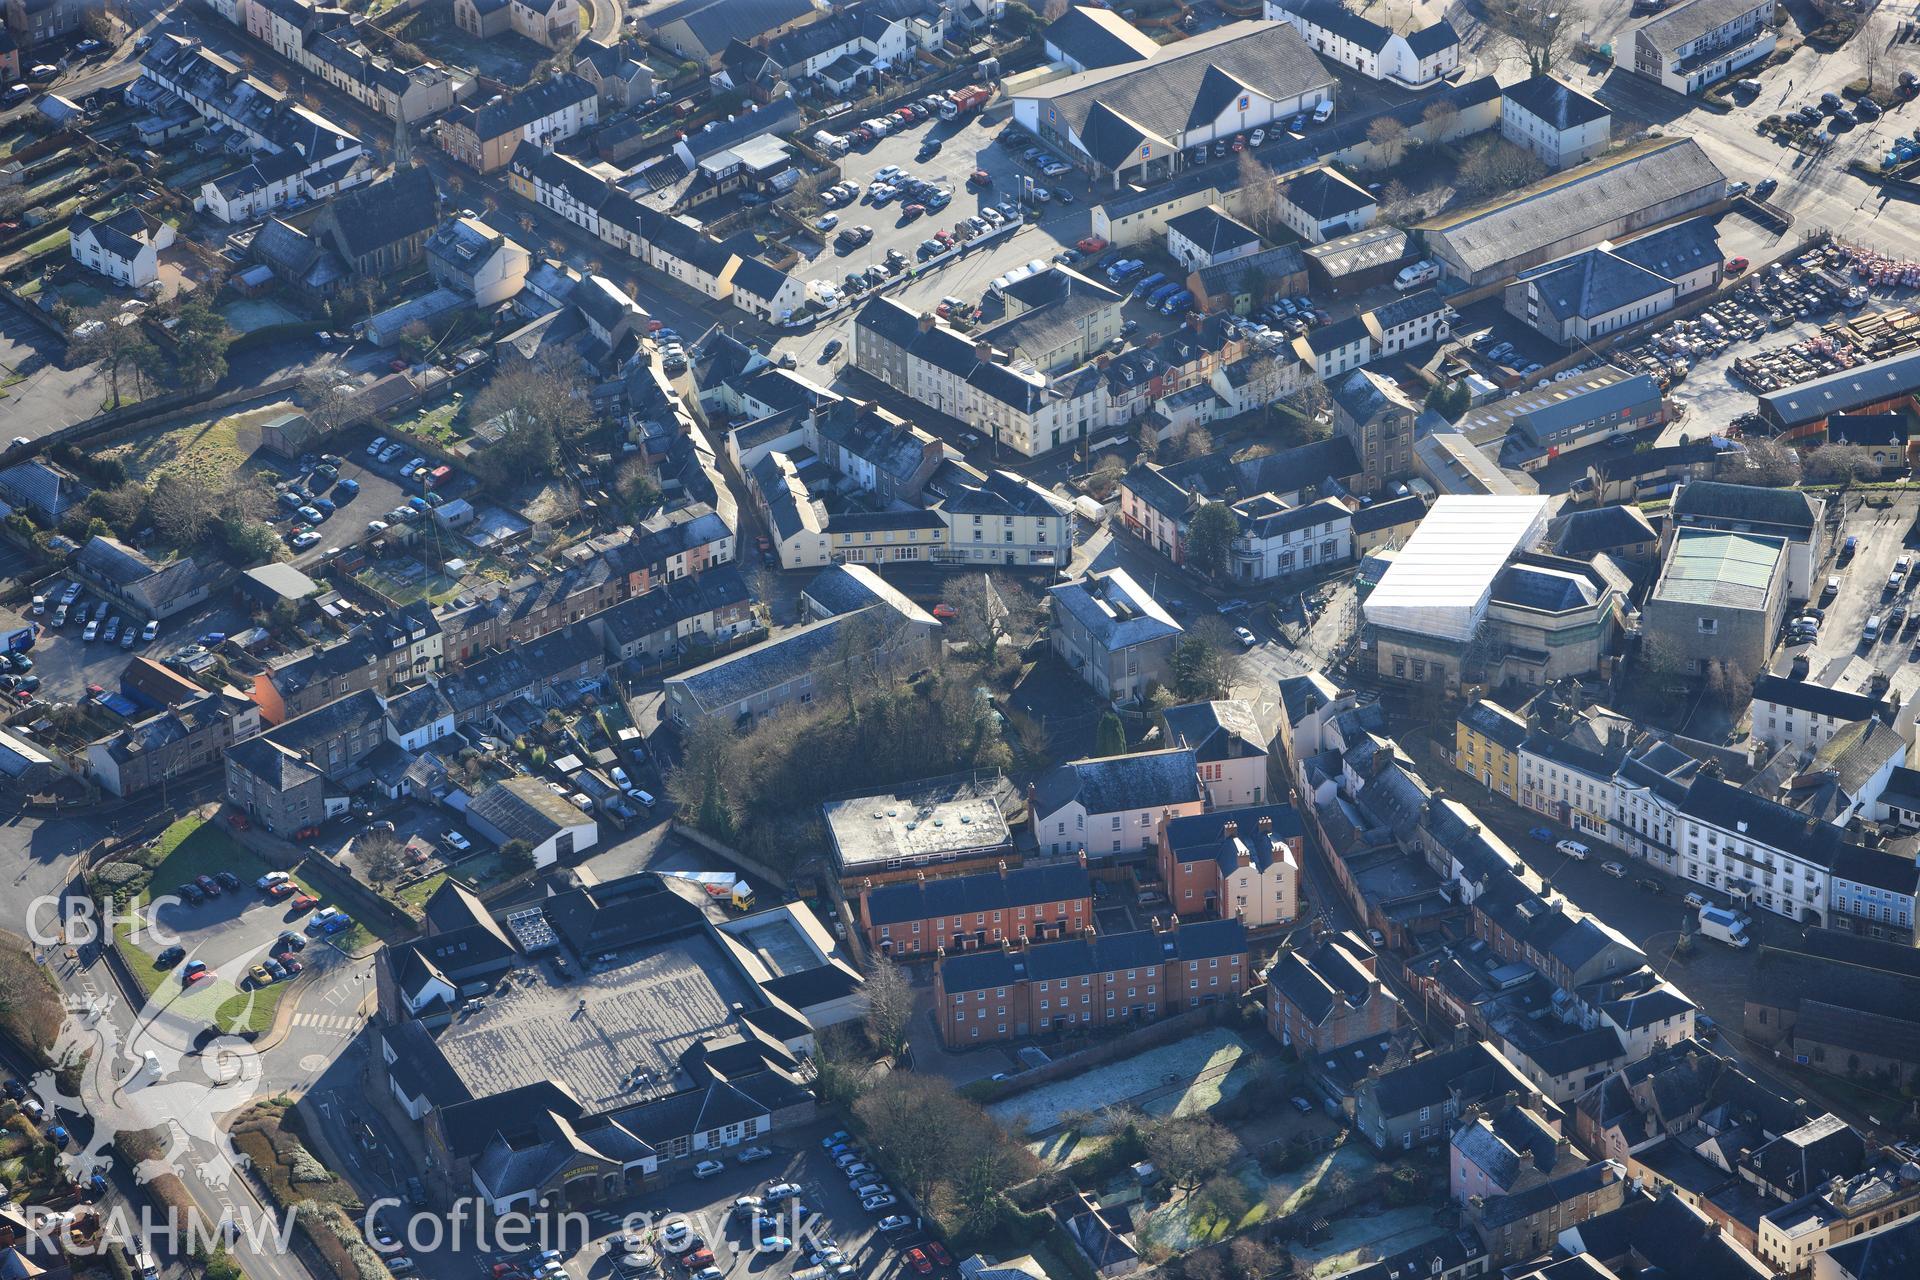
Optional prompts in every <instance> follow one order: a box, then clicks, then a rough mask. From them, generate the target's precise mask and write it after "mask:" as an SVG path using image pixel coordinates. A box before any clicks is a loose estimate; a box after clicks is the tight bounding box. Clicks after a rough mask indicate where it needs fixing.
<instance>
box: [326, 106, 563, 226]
mask: <svg viewBox="0 0 1920 1280" xmlns="http://www.w3.org/2000/svg"><path fill="white" fill-rule="evenodd" d="M583 83H584V82H583ZM439 199H440V196H439V192H438V191H437V190H436V189H435V187H434V183H433V174H432V173H431V172H429V171H428V170H427V169H426V168H425V167H424V166H417V167H414V168H408V169H401V170H399V171H398V172H396V173H394V174H393V175H392V176H390V177H386V178H382V179H381V180H380V181H378V182H369V183H366V184H364V185H363V186H358V187H350V188H348V189H347V190H346V191H343V192H341V193H340V194H339V195H337V196H335V197H334V198H333V200H332V201H331V202H329V204H328V205H327V209H328V211H329V212H328V216H326V217H325V218H323V219H322V220H321V223H324V224H325V225H327V226H328V227H329V228H330V229H331V234H332V236H333V238H334V249H335V250H336V251H337V252H338V253H339V254H340V256H341V257H343V258H346V259H348V260H349V261H353V260H356V259H359V258H363V257H365V256H367V255H368V254H370V253H373V252H374V251H375V250H377V249H380V248H381V247H383V246H385V245H389V244H393V243H394V242H395V241H399V240H405V239H406V238H408V237H409V236H415V235H420V234H422V233H424V232H427V231H430V230H432V228H433V223H434V219H435V218H436V217H437V216H438V212H439ZM321 223H316V226H318V225H321Z"/></svg>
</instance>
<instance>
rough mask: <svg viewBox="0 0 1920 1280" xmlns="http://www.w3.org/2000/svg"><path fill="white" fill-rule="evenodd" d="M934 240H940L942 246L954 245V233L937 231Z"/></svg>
mask: <svg viewBox="0 0 1920 1280" xmlns="http://www.w3.org/2000/svg"><path fill="white" fill-rule="evenodd" d="M933 238H934V239H935V240H938V241H939V242H940V243H941V244H952V243H953V232H951V231H936V232H934V233H933Z"/></svg>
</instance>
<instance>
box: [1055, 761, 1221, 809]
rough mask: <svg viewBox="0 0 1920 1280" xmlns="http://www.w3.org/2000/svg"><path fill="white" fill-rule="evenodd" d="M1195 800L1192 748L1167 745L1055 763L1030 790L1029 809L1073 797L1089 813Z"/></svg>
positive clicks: (1196, 786)
mask: <svg viewBox="0 0 1920 1280" xmlns="http://www.w3.org/2000/svg"><path fill="white" fill-rule="evenodd" d="M1199 798H1200V775H1199V772H1198V769H1197V762H1196V759H1195V756H1194V753H1193V751H1192V749H1190V748H1180V747H1168V748H1166V749H1164V750H1161V751H1141V752H1135V753H1134V754H1132V755H1124V756H1107V757H1104V758H1102V759H1096V760H1072V761H1069V762H1067V763H1066V764H1063V765H1058V766H1056V767H1055V768H1054V769H1053V770H1052V771H1051V772H1049V773H1048V774H1047V775H1046V776H1045V777H1043V778H1042V779H1040V782H1039V784H1038V785H1037V786H1036V787H1035V788H1034V801H1033V803H1034V812H1035V813H1036V814H1038V815H1039V816H1041V817H1045V816H1046V815H1047V814H1051V813H1057V812H1058V811H1059V810H1060V809H1061V808H1062V807H1063V806H1065V805H1067V804H1070V803H1073V802H1075V801H1078V802H1079V804H1080V805H1081V807H1082V808H1084V809H1085V810H1086V811H1087V812H1088V813H1089V814H1100V813H1120V812H1123V811H1125V810H1130V809H1161V808H1167V807H1170V806H1172V805H1176V804H1191V803H1193V802H1194V801H1196V800H1198V799H1199Z"/></svg>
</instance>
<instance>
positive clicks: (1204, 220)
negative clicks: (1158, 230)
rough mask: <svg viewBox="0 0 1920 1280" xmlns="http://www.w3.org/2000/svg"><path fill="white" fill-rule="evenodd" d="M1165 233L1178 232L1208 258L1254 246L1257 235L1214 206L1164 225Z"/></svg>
mask: <svg viewBox="0 0 1920 1280" xmlns="http://www.w3.org/2000/svg"><path fill="white" fill-rule="evenodd" d="M1167 230H1169V231H1178V232H1179V233H1180V234H1181V235H1183V236H1185V237H1186V238H1187V239H1189V240H1191V241H1192V242H1193V243H1194V244H1195V245H1197V246H1198V247H1199V249H1200V252H1202V253H1204V254H1206V255H1207V256H1209V257H1213V256H1216V255H1219V254H1222V253H1230V252H1232V251H1233V250H1235V249H1238V248H1239V247H1240V246H1242V245H1248V244H1258V243H1259V242H1260V233H1259V232H1257V231H1255V230H1254V229H1253V228H1252V227H1249V226H1246V225H1245V224H1243V223H1240V222H1236V221H1234V219H1232V218H1231V217H1229V216H1228V215H1227V214H1226V213H1224V212H1223V211H1222V210H1221V209H1220V208H1219V206H1217V205H1208V206H1206V207H1205V208H1203V209H1192V210H1189V211H1188V212H1186V213H1183V214H1181V215H1179V216H1178V217H1176V218H1173V219H1170V220H1169V221H1168V223H1167Z"/></svg>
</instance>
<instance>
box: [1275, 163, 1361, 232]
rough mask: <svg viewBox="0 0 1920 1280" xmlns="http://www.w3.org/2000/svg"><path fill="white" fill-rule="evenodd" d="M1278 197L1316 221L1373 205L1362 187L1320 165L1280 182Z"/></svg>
mask: <svg viewBox="0 0 1920 1280" xmlns="http://www.w3.org/2000/svg"><path fill="white" fill-rule="evenodd" d="M1280 196H1281V198H1282V199H1283V200H1285V201H1286V202H1287V203H1288V204H1290V205H1292V206H1293V207H1294V208H1296V209H1298V210H1300V212H1301V213H1303V214H1305V215H1306V216H1307V217H1308V218H1310V219H1312V220H1313V221H1314V222H1316V223H1319V222H1326V221H1328V220H1330V219H1333V218H1341V217H1345V216H1346V215H1347V214H1350V213H1354V212H1357V211H1359V210H1361V209H1371V208H1372V207H1373V206H1374V204H1375V201H1374V198H1373V197H1372V196H1370V195H1368V194H1367V191H1366V189H1365V188H1364V187H1359V186H1356V185H1355V184H1354V183H1353V182H1352V181H1351V180H1349V179H1348V178H1346V177H1344V176H1342V175H1341V174H1339V173H1336V172H1335V171H1334V170H1332V169H1329V168H1326V167H1325V166H1324V165H1323V166H1321V167H1320V168H1318V169H1309V170H1307V171H1306V172H1305V173H1302V174H1299V175H1297V176H1295V177H1293V178H1289V179H1288V180H1287V181H1286V182H1284V183H1282V184H1281V187H1280Z"/></svg>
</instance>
